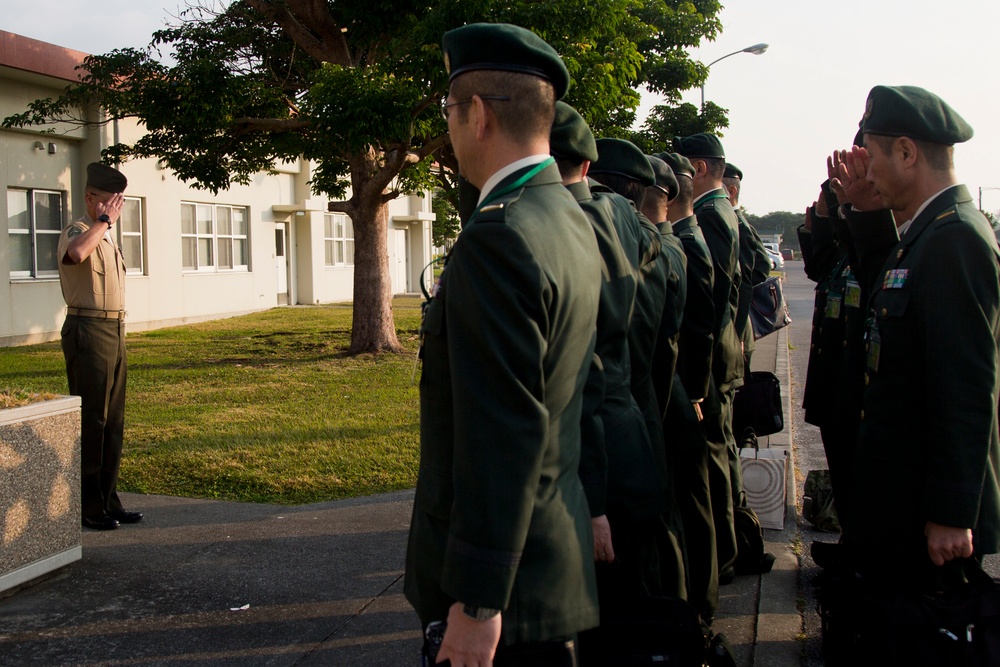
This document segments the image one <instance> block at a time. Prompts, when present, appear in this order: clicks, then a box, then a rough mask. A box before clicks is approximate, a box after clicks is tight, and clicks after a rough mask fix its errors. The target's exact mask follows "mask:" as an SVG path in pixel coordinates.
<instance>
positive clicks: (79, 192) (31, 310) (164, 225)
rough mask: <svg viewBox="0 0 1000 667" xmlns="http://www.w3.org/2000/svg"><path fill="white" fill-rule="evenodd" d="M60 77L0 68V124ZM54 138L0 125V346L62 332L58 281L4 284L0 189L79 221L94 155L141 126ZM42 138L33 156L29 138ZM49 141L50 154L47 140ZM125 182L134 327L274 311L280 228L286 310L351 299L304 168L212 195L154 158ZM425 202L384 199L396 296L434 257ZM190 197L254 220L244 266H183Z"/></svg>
mask: <svg viewBox="0 0 1000 667" xmlns="http://www.w3.org/2000/svg"><path fill="white" fill-rule="evenodd" d="M65 85H66V81H64V80H61V79H56V78H47V77H42V76H40V75H37V74H30V73H25V72H22V71H20V70H13V69H10V68H7V67H3V66H0V118H2V117H6V116H9V115H11V114H13V113H19V112H22V111H24V110H25V109H26V108H27V105H28V103H29V102H31V101H33V100H35V99H39V98H45V97H55V96H57V95H59V93H60V92H61V91H62V90H63V88H64V87H65ZM66 130H70V131H69V133H57V134H55V135H49V134H41V133H38V132H34V131H13V130H0V179H2V181H3V184H4V190H5V194H4V197H3V198H0V209H2V213H0V279H3V280H0V346H2V345H17V344H24V343H34V342H42V341H46V340H53V339H56V338H58V337H59V329H60V327H61V326H62V321H63V319H64V316H65V303H64V301H63V299H62V292H61V290H60V287H59V280H58V277H55V276H53V277H51V278H31V279H23V280H22V279H12V278H10V266H11V262H10V257H9V247H8V246H9V238H10V237H9V234H8V229H7V224H8V215H7V198H6V189H7V188H10V187H25V188H35V189H49V190H58V191H61V192H64V193H65V196H64V203H65V219H64V221H63V222H64V224H68V223H69V222H72V221H73V220H76V219H78V218H79V217H80V216H81V215H83V213H84V211H85V208H84V204H83V190H84V185H85V180H86V165H87V164H88V163H89V162H92V161H96V160H99V159H100V151H101V149H103V148H105V147H107V146H109V145H111V144H112V143H113V142H114V141H115V135H116V132H117V136H118V139H119V141H122V142H131V141H133V140H134V139H136V138H137V137H138V136H139V134H140V132H141V131H142V130H141V127H138V126H137V125H135V124H129V123H124V122H123V123H120V124H118V125H117V127H115V126H108V127H105V128H103V129H101V130H96V131H95V130H90V131H88V130H85V129H80V128H59V129H58V131H59V132H65V131H66ZM38 141H41V142H43V146H44V149H43V150H37V149H36V148H35V143H36V142H38ZM49 143H53V144H55V146H56V150H55V153H50V152H49V150H48V144H49ZM119 168H120V169H121V171H122V172H123V173H124V174H125V175H126V177H127V178H128V180H129V186H128V189H127V190H126V192H125V194H126V196H128V197H138V198H141V200H142V213H143V224H144V227H145V236H144V241H143V246H144V275H129V276H127V278H126V287H125V289H126V310H127V313H128V316H127V321H128V326H129V329H130V330H131V331H138V330H143V329H151V328H157V327H162V326H171V325H176V324H182V323H187V322H195V321H201V320H207V319H213V318H219V317H226V316H231V315H236V314H240V313H246V312H253V311H259V310H264V309H267V308H271V307H274V306H276V305H278V291H277V285H278V275H277V272H276V268H275V228H276V224H277V223H285V227H286V230H285V239H286V249H287V251H286V252H287V266H288V269H287V272H288V281H287V284H288V303H293V304H294V303H299V304H316V303H328V302H334V301H347V300H350V299H351V298H353V288H354V268H353V267H352V266H347V267H327V266H325V249H324V236H323V232H324V213H325V211H326V209H327V204H328V201H327V200H326V199H320V198H315V197H314V196H313V195H312V194H311V193H310V191H309V178H310V175H311V165H310V164H308V163H305V162H302V161H296V162H295V163H291V164H286V165H279V166H278V167H277V170H278V172H279V173H277V174H263V173H262V174H258V175H257V176H255V177H254V178H253V179H252V182H251V183H250V184H249V185H246V186H243V185H234V186H233V187H231V188H230V189H229V190H227V191H225V192H220V193H219V194H218V195H213V194H212V193H211V192H210V191H207V190H198V189H196V188H193V187H190V186H188V185H186V184H184V183H182V182H180V181H178V180H177V179H176V178H175V177H173V176H172V175H171V172H170V171H169V169H161V168H159V166H158V162H157V161H156V160H153V159H146V160H136V161H132V162H127V163H125V164H123V165H121V166H120V167H119ZM426 194H427V197H419V196H404V197H400V198H398V199H396V200H394V201H392V202H390V204H389V216H390V217H389V220H390V223H389V227H390V230H389V236H390V238H389V239H388V241H389V243H388V247H389V255H390V256H389V263H390V267H394V266H396V260H397V257H398V256H399V254H398V253H401V254H404V255H405V257H403V258H402V261H403V266H402V268H401V269H400V270H399V271H398V277H397V275H394V276H393V291H394V292H395V293H403V292H407V291H411V292H419V291H420V289H419V284H418V280H419V276H420V272H421V270H422V269H423V267H424V266H425V265H426V264H427V262H429V261H430V259H431V233H430V225H431V220H433V215H432V214H430V213H429V211H430V210H431V204H430V197H429V193H426ZM182 202H194V203H205V204H226V205H232V206H237V207H245V208H246V209H247V211H248V216H249V217H248V220H249V235H248V239H249V256H250V259H249V270H247V271H238V270H237V271H218V272H197V273H192V272H188V271H185V270H184V269H183V267H182V262H183V257H182V243H181V204H182ZM404 229H405V230H408V232H407V233H408V236H407V244H406V246H405V249H399V250H397V244H396V243H395V240H396V239H395V236H394V235H395V234H396V233H397V230H404Z"/></svg>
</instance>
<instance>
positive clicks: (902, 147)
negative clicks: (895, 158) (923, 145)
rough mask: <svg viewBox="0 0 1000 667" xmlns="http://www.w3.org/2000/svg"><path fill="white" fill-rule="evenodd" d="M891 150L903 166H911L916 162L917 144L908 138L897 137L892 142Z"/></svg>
mask: <svg viewBox="0 0 1000 667" xmlns="http://www.w3.org/2000/svg"><path fill="white" fill-rule="evenodd" d="M892 149H893V150H894V151H895V152H896V154H897V155H899V157H900V159H901V160H902V162H903V164H905V165H911V164H913V163H914V162H916V160H917V152H918V148H917V144H916V142H915V141H913V139H910V138H909V137H899V138H898V139H896V141H894V142H893V145H892Z"/></svg>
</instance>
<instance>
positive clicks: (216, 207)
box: [181, 203, 250, 271]
mask: <svg viewBox="0 0 1000 667" xmlns="http://www.w3.org/2000/svg"><path fill="white" fill-rule="evenodd" d="M249 218H250V216H249V214H248V211H247V209H246V208H243V207H238V206H226V205H222V204H189V203H182V204H181V246H182V255H183V265H184V270H185V271H248V270H249V265H250V240H249V229H248V227H249Z"/></svg>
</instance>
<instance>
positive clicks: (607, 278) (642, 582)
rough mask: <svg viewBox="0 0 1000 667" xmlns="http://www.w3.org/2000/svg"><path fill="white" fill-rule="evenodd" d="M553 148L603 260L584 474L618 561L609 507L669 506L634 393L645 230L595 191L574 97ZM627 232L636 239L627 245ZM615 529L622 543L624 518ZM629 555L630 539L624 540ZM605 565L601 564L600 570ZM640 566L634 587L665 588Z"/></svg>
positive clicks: (562, 113) (612, 197) (588, 144)
mask: <svg viewBox="0 0 1000 667" xmlns="http://www.w3.org/2000/svg"><path fill="white" fill-rule="evenodd" d="M550 143H551V145H550V149H551V151H552V154H553V156H554V157H555V158H556V162H557V164H558V165H559V171H560V173H561V174H562V176H563V184H564V185H565V186H566V188H567V189H569V191H570V192H571V193H572V194H573V196H574V197H575V198H576V200H577V203H579V204H580V207H581V208H582V209H583V211H584V213H586V214H587V217H588V218H589V219H590V221H591V224H593V226H594V231H595V233H596V235H597V245H598V247H599V248H600V251H601V257H602V259H603V261H604V269H603V276H604V280H603V281H602V287H601V301H600V307H599V309H598V315H597V344H596V348H595V356H596V363H595V364H594V365H593V366H592V369H591V377H590V378H588V381H587V393H586V394H585V398H584V425H585V428H584V430H583V434H582V436H583V459H582V461H581V464H580V478H581V480H582V481H583V485H584V490H585V491H586V493H587V500H588V502H589V504H590V513H591V517H592V521H593V527H594V559H595V560H596V561H599V562H603V563H613V562H615V560H616V557H617V556H618V554H617V553H616V551H615V543H614V542H613V541H612V539H611V526H610V525H609V519H608V508H609V506H610V508H611V515H612V516H613V517H614V518H615V519H616V522H615V523H616V524H621V523H622V522H626V523H631V522H633V521H638V520H641V519H644V518H647V517H654V516H656V515H657V514H658V513H659V512H661V511H662V508H663V499H662V497H661V495H660V493H659V490H660V488H661V486H662V482H661V479H660V478H659V477H658V475H657V469H656V465H655V460H654V456H653V452H652V449H651V447H650V443H649V435H648V432H647V430H646V424H645V420H644V418H643V414H642V411H641V410H640V408H639V406H638V404H637V403H636V401H635V397H634V396H633V395H632V391H631V385H630V363H629V354H628V331H629V322H630V321H631V319H632V311H633V309H634V305H635V298H636V288H637V283H638V272H639V268H640V263H641V257H640V253H639V252H638V249H637V247H636V246H635V244H634V241H635V240H638V239H643V238H645V237H646V234H645V231H644V230H643V229H642V227H641V224H640V222H639V219H638V218H637V217H636V215H635V209H633V208H632V205H631V203H630V202H629V201H628V200H627V199H625V198H624V197H621V196H619V195H617V194H614V193H611V192H598V193H591V191H590V186H589V184H588V182H587V179H586V176H587V172H588V171H589V169H590V165H591V163H592V162H595V161H596V160H597V145H596V143H595V142H594V135H593V134H592V133H591V131H590V127H589V126H588V125H587V123H586V121H585V120H584V119H583V117H582V116H580V114H579V113H577V112H576V110H575V109H573V108H572V107H570V106H569V105H568V104H564V103H562V102H558V103H557V104H556V119H555V122H554V123H553V126H552V134H551V138H550ZM619 230H620V231H621V236H622V237H624V238H626V239H627V240H630V241H631V242H630V243H627V244H625V246H627V247H629V248H631V251H627V250H626V247H625V246H623V244H622V242H621V241H620V240H619ZM615 534H616V535H617V536H618V537H619V538H620V539H619V540H618V541H619V542H622V543H624V542H625V536H626V535H627V534H629V533H627V531H626V528H625V527H624V526H623V525H616V526H615ZM621 555H622V556H623V557H624V559H625V560H626V561H629V562H631V561H633V558H632V552H631V546H630V545H623V549H622V554H621ZM601 571H602V570H600V569H599V570H598V572H599V574H600V572H601ZM643 574H644V573H643V572H639V571H637V572H635V577H634V578H633V579H632V581H631V583H630V584H629V585H628V588H629V589H630V590H629V592H630V593H636V592H645V593H649V592H651V591H653V590H657V589H658V588H659V583H658V578H655V579H653V580H649V579H648V578H644V577H643Z"/></svg>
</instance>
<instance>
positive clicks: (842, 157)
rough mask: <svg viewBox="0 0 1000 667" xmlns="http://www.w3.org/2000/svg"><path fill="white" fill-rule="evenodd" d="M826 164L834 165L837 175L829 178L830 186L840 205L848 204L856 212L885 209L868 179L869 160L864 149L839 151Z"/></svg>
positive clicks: (880, 197)
mask: <svg viewBox="0 0 1000 667" xmlns="http://www.w3.org/2000/svg"><path fill="white" fill-rule="evenodd" d="M834 156H836V157H835V158H834V157H831V160H829V161H828V162H827V165H828V166H831V165H832V163H836V168H837V174H836V176H831V177H830V186H831V187H832V188H833V190H834V192H836V193H837V199H838V200H839V201H840V202H841V203H848V204H850V205H851V206H853V207H854V208H855V210H858V211H877V210H879V209H882V208H885V204H883V203H882V196H881V195H880V194H879V192H878V190H876V189H875V186H874V184H872V183H871V182H870V181H869V180H868V178H867V175H868V165H869V164H871V158H870V157H869V155H868V151H867V150H866V149H865V148H864V147H860V146H854V147H852V148H851V150H850V151H840V153H839V155H838V154H837V153H834Z"/></svg>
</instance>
